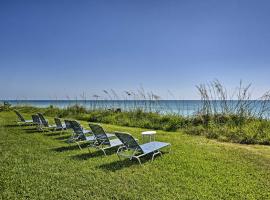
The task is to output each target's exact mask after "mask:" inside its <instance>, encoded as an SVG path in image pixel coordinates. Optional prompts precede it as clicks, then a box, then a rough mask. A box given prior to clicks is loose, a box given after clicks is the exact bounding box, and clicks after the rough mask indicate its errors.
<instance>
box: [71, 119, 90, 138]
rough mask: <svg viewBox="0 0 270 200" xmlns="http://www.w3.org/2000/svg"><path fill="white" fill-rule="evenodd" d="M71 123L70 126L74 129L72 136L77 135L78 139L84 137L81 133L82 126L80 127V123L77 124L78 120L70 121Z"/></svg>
mask: <svg viewBox="0 0 270 200" xmlns="http://www.w3.org/2000/svg"><path fill="white" fill-rule="evenodd" d="M70 124H71V128H72V129H73V131H74V136H75V137H78V138H80V139H85V137H86V136H85V134H84V133H83V128H82V127H81V125H80V124H79V122H77V121H75V120H74V121H70Z"/></svg>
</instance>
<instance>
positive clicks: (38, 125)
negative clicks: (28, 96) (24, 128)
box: [32, 115, 42, 131]
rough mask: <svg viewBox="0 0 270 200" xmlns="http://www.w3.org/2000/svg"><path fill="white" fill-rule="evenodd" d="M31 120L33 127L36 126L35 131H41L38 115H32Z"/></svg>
mask: <svg viewBox="0 0 270 200" xmlns="http://www.w3.org/2000/svg"><path fill="white" fill-rule="evenodd" d="M32 119H33V125H34V126H36V128H37V130H39V131H41V130H42V128H41V126H42V123H41V120H40V118H39V116H38V115H32Z"/></svg>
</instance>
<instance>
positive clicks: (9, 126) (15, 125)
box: [3, 124, 22, 128]
mask: <svg viewBox="0 0 270 200" xmlns="http://www.w3.org/2000/svg"><path fill="white" fill-rule="evenodd" d="M21 126H22V125H19V124H6V125H4V126H3V127H4V128H14V127H21Z"/></svg>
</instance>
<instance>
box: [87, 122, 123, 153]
mask: <svg viewBox="0 0 270 200" xmlns="http://www.w3.org/2000/svg"><path fill="white" fill-rule="evenodd" d="M89 126H90V128H91V130H92V132H93V134H94V136H95V141H94V142H92V143H90V145H89V146H88V150H89V152H90V147H94V148H96V149H99V150H101V151H102V152H103V153H104V155H106V152H105V150H106V149H110V148H113V147H119V146H121V145H123V143H122V142H121V140H119V139H118V138H115V139H112V137H115V135H114V134H110V133H105V131H104V129H103V128H102V127H101V126H100V125H98V124H91V123H90V124H89Z"/></svg>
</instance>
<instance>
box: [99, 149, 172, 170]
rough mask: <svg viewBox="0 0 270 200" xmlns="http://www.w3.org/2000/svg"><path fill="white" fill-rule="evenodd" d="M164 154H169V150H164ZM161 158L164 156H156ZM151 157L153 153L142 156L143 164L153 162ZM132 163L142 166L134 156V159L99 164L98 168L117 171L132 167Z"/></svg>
mask: <svg viewBox="0 0 270 200" xmlns="http://www.w3.org/2000/svg"><path fill="white" fill-rule="evenodd" d="M162 154H163V155H164V154H167V152H163V153H162ZM159 158H162V156H160V155H158V156H156V157H155V159H159ZM151 159H152V154H149V155H145V156H143V157H142V158H141V163H142V165H143V164H144V163H147V162H152V161H151ZM155 159H154V161H155ZM132 165H137V166H140V164H139V162H138V161H137V160H136V159H135V158H133V159H132V160H130V159H128V158H122V159H121V160H118V161H114V162H111V163H106V164H102V165H100V166H98V168H100V169H102V170H105V171H112V172H115V171H117V170H121V169H123V168H126V167H130V166H132Z"/></svg>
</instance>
